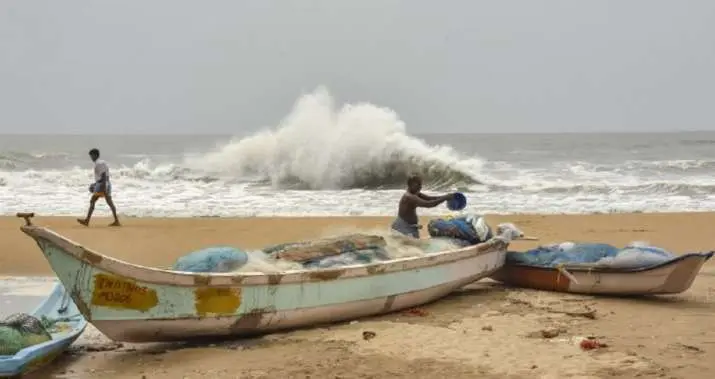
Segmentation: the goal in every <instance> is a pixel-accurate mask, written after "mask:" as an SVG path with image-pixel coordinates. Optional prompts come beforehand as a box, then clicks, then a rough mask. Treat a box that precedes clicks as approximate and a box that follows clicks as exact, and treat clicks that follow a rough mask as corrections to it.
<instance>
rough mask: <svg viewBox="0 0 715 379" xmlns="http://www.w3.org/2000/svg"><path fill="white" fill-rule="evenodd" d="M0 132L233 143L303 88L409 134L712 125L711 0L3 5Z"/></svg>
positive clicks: (37, 0)
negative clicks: (206, 137) (380, 111)
mask: <svg viewBox="0 0 715 379" xmlns="http://www.w3.org/2000/svg"><path fill="white" fill-rule="evenodd" d="M0 8H2V9H1V11H0V133H18V132H28V133H30V132H32V133H123V132H126V133H221V134H225V133H229V134H234V133H235V134H244V133H246V132H248V131H251V130H256V129H258V128H260V127H263V126H267V125H275V124H276V123H277V122H278V121H279V120H280V119H281V118H282V117H283V116H285V115H286V114H287V113H288V111H289V110H290V108H291V106H292V105H293V103H294V102H295V100H296V99H297V98H298V97H299V96H300V94H301V93H303V92H307V91H311V90H313V89H314V88H316V87H317V86H319V85H325V86H326V87H327V88H328V89H329V90H330V91H331V93H333V95H334V96H335V97H336V98H337V99H338V100H339V101H340V102H344V101H369V102H372V103H374V104H377V105H380V106H387V107H390V108H392V109H394V110H395V111H396V112H397V113H398V114H399V115H400V116H401V117H402V119H403V120H404V121H405V122H406V123H407V127H408V131H409V132H411V133H425V132H470V131H472V132H496V131H504V132H539V131H548V132H559V131H568V132H578V131H591V132H593V131H599V130H603V131H614V130H627V131H669V130H715V113H714V112H715V1H712V0H702V1H698V0H684V1H674V0H613V1H609V0H591V1H585V0H584V1H574V0H563V1H548V0H540V1H532V0H523V1H508V0H493V1H480V0H461V1H458V0H451V1H450V0H441V1H435V0H359V1H357V0H350V1H348V0H324V1H317V0H295V1H289V0H240V1H237V0H212V1H211V0H210V1H195V0H194V1H188V0H150V1H146V0H144V1H140V0H122V1H119V0H116V1H107V0H85V1H79V0H62V1H56V0H3V1H1V2H0Z"/></svg>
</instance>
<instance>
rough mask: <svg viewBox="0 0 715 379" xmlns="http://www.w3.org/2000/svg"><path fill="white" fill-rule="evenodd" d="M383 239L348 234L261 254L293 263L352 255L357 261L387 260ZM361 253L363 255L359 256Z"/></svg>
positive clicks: (296, 243) (268, 249)
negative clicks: (383, 258) (372, 258)
mask: <svg viewBox="0 0 715 379" xmlns="http://www.w3.org/2000/svg"><path fill="white" fill-rule="evenodd" d="M386 244H387V243H386V242H385V238H384V237H382V236H378V235H371V234H350V235H344V236H339V237H332V238H324V239H319V240H315V241H305V242H295V243H285V244H280V245H275V246H270V247H267V248H265V249H263V252H264V253H266V254H268V255H270V256H272V257H274V258H276V259H285V260H289V261H293V262H310V261H315V260H316V259H321V258H325V257H330V256H337V255H341V254H346V253H354V254H355V257H356V259H357V261H359V262H363V261H364V262H367V261H369V259H368V258H369V257H368V256H365V255H364V254H368V255H373V254H376V255H380V256H384V257H385V258H388V257H387V256H386V253H385V245H386ZM361 253H363V255H361Z"/></svg>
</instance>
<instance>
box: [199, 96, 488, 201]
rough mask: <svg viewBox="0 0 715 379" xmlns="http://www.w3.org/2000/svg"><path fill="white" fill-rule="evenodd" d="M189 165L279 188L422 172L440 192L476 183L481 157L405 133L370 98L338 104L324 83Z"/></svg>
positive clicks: (367, 184)
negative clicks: (272, 121)
mask: <svg viewBox="0 0 715 379" xmlns="http://www.w3.org/2000/svg"><path fill="white" fill-rule="evenodd" d="M186 164H187V166H188V167H191V168H192V169H198V170H201V171H204V172H207V173H211V174H213V175H218V176H221V177H224V178H225V177H231V178H247V177H250V178H253V179H255V180H259V181H265V182H268V183H270V184H271V185H273V186H276V187H282V188H293V189H312V190H325V189H351V188H373V189H374V188H394V187H401V186H403V185H404V182H405V179H406V177H407V176H408V175H409V174H411V173H417V174H421V175H423V176H424V178H425V179H426V184H427V185H428V186H429V187H430V188H435V189H436V188H444V187H454V186H468V185H470V184H477V183H479V181H478V179H477V178H476V174H477V173H478V172H479V171H480V169H481V166H482V161H481V160H479V159H476V158H471V157H463V156H460V155H459V154H458V153H457V152H455V151H454V150H453V149H452V148H451V147H448V146H430V145H428V144H426V143H425V142H423V141H422V140H420V139H417V138H414V137H411V136H408V135H407V133H406V131H405V124H404V122H402V121H401V120H400V119H399V117H398V115H397V114H396V113H395V112H394V111H392V110H390V109H387V108H383V107H377V106H375V105H372V104H369V103H359V104H345V105H343V106H342V107H340V108H339V109H338V108H337V107H336V104H335V102H334V100H333V98H332V97H331V96H330V94H329V93H328V91H327V90H326V89H325V88H322V87H321V88H318V89H317V90H315V91H314V92H313V93H310V94H306V95H303V96H302V97H301V98H299V99H298V101H297V102H296V103H295V105H294V107H293V109H292V111H291V113H290V114H289V115H288V116H287V117H286V118H285V119H283V120H282V121H281V122H280V124H279V125H278V126H277V127H276V128H274V129H269V130H263V131H260V132H258V133H256V134H254V135H251V136H249V137H246V138H243V139H239V140H233V141H231V142H229V143H228V144H226V145H224V146H222V147H221V148H219V149H217V150H215V151H212V152H210V153H208V154H206V155H204V156H202V157H199V158H194V159H187V162H186Z"/></svg>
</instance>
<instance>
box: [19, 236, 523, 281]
mask: <svg viewBox="0 0 715 379" xmlns="http://www.w3.org/2000/svg"><path fill="white" fill-rule="evenodd" d="M20 229H21V230H22V231H23V232H24V233H25V234H27V235H28V236H30V237H31V238H33V239H34V240H35V241H36V242H38V244H39V242H40V241H41V240H46V241H47V242H49V243H51V244H54V245H56V246H57V247H58V248H59V250H61V251H62V252H63V253H64V254H67V255H69V256H70V257H72V258H73V259H75V260H77V261H78V262H81V263H82V264H87V265H90V266H92V267H94V268H96V269H99V270H102V271H105V272H107V273H110V274H114V275H118V276H122V277H125V278H130V279H132V280H135V281H138V282H142V283H148V284H155V285H170V286H182V287H199V286H202V287H205V286H216V287H223V286H228V287H236V286H244V285H279V284H302V283H307V282H322V281H331V280H337V279H345V278H360V277H369V276H374V275H379V274H388V273H393V272H400V271H409V270H419V269H424V268H429V267H434V266H441V265H444V264H448V263H451V262H455V261H460V260H465V259H469V258H472V257H476V256H481V255H486V254H492V253H498V252H503V253H504V254H506V251H507V248H508V245H509V243H508V242H507V241H504V240H501V239H496V238H492V239H491V240H489V241H486V242H483V243H481V244H477V245H471V246H467V247H464V248H460V249H454V250H446V251H442V252H437V253H431V254H429V255H426V256H417V257H405V258H397V259H394V260H390V261H386V262H375V263H368V264H359V265H350V266H342V267H339V268H320V269H313V270H308V269H305V270H288V271H278V272H274V273H258V272H255V273H253V272H248V273H247V272H231V273H194V272H187V271H174V270H170V269H162V268H156V267H148V266H143V265H139V264H135V263H130V262H126V261H123V260H120V259H117V258H113V257H110V256H107V255H104V254H101V253H98V252H96V251H93V250H92V249H88V248H86V247H84V246H82V245H81V244H79V243H77V242H75V241H73V240H71V239H69V238H67V237H64V236H62V235H60V234H59V233H57V232H54V231H52V230H51V229H49V228H46V227H42V226H35V225H29V226H28V225H23V226H22V227H21V228H20ZM40 247H42V246H40ZM43 253H46V252H44V251H43ZM479 269H480V268H477V267H475V271H478V270H479Z"/></svg>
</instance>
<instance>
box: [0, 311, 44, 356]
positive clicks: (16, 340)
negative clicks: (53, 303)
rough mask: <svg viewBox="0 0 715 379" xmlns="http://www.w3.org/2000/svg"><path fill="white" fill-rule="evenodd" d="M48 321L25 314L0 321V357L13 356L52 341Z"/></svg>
mask: <svg viewBox="0 0 715 379" xmlns="http://www.w3.org/2000/svg"><path fill="white" fill-rule="evenodd" d="M50 323H51V322H50V321H49V320H42V321H41V320H38V319H37V318H35V317H34V316H32V315H29V314H27V313H16V314H13V315H10V316H9V317H7V318H6V319H4V320H2V321H0V355H15V354H16V353H17V352H18V351H20V350H22V349H24V348H26V347H29V346H32V345H36V344H38V343H43V342H46V341H49V340H51V339H52V336H50V333H48V332H47V329H46V328H47V327H48V325H49V324H50Z"/></svg>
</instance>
